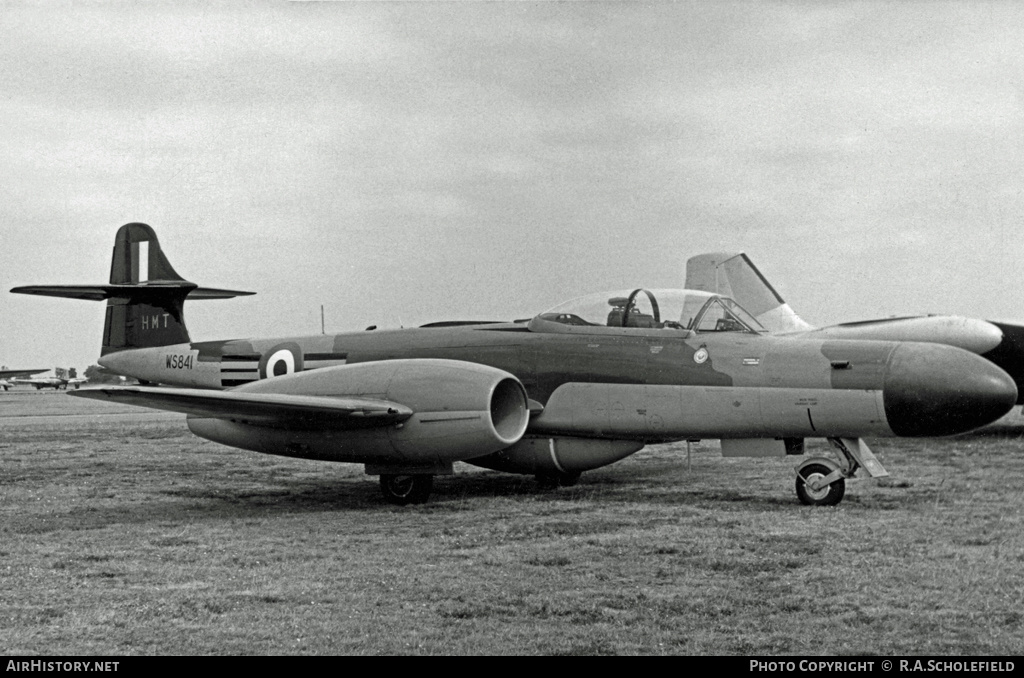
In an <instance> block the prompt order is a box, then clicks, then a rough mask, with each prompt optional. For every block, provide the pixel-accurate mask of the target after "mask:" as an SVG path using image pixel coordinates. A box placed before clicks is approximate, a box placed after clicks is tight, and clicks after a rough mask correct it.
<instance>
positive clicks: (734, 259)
mask: <svg viewBox="0 0 1024 678" xmlns="http://www.w3.org/2000/svg"><path fill="white" fill-rule="evenodd" d="M685 287H686V289H689V290H704V291H705V292H714V293H716V294H721V295H723V296H727V297H732V298H733V299H735V300H736V302H737V303H739V305H740V306H742V307H743V308H745V309H746V310H747V311H749V312H750V313H751V314H752V315H753V316H754V317H755V318H757V320H758V322H760V323H761V324H762V325H764V327H765V328H766V329H768V330H770V331H772V332H795V331H802V330H809V329H812V326H811V325H809V324H807V323H806V322H804V320H803V319H802V318H801V317H800V316H798V315H797V314H796V312H795V311H794V310H793V309H792V308H790V307H789V304H787V303H786V302H785V301H784V300H783V299H782V297H781V296H779V293H778V292H776V291H775V288H773V287H772V286H771V284H769V282H768V281H767V280H766V279H765V277H764V276H763V275H761V272H760V271H759V270H757V267H756V266H754V263H753V262H752V261H751V260H750V258H749V257H747V255H746V254H744V253H743V252H713V253H710V254H699V255H697V256H695V257H692V258H690V259H689V260H688V261H687V262H686V285H685Z"/></svg>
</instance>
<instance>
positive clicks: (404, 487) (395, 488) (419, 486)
mask: <svg viewBox="0 0 1024 678" xmlns="http://www.w3.org/2000/svg"><path fill="white" fill-rule="evenodd" d="M433 489H434V476H430V475H391V474H386V475H381V477H380V492H381V494H383V495H384V498H385V499H387V500H388V502H390V503H392V504H397V505H398V506H407V505H409V504H424V503H426V501H427V499H429V498H430V492H431V490H433Z"/></svg>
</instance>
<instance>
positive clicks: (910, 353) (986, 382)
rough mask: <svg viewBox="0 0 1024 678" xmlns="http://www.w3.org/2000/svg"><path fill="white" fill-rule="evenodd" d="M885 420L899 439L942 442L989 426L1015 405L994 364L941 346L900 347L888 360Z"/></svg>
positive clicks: (1013, 390) (1006, 378) (1009, 383)
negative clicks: (933, 438) (941, 438)
mask: <svg viewBox="0 0 1024 678" xmlns="http://www.w3.org/2000/svg"><path fill="white" fill-rule="evenodd" d="M883 395H884V402H885V416H886V418H887V419H888V421H889V428H891V429H892V432H893V433H895V434H896V435H898V436H947V435H953V434H956V433H963V432H965V431H970V430H971V429H975V428H978V427H979V426H984V425H985V424H990V423H992V422H993V421H995V420H996V419H998V418H999V417H1001V416H1003V415H1004V414H1006V413H1007V412H1009V411H1010V409H1011V408H1012V407H1013V405H1014V403H1016V402H1017V386H1016V385H1015V384H1014V382H1013V379H1012V378H1011V377H1010V375H1008V374H1007V373H1006V372H1004V371H1003V370H1001V369H1000V368H999V367H997V366H996V365H995V364H993V363H991V362H989V361H988V360H985V359H984V358H981V357H979V356H976V355H974V354H973V353H970V352H968V351H965V350H963V349H959V348H954V347H952V346H943V345H940V344H917V343H907V344H900V345H899V346H898V347H897V348H896V350H895V351H893V353H892V355H891V356H890V358H889V364H888V368H887V370H886V377H885V386H884V394H883Z"/></svg>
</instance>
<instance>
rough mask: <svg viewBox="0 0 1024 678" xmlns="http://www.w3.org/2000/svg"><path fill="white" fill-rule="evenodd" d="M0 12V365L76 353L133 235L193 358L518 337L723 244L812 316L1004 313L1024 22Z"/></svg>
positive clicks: (582, 7)
mask: <svg viewBox="0 0 1024 678" xmlns="http://www.w3.org/2000/svg"><path fill="white" fill-rule="evenodd" d="M80 4H81V3H69V4H67V5H64V6H63V7H61V6H59V5H55V4H54V3H42V4H41V5H40V6H38V7H37V6H34V5H28V4H22V3H4V4H3V7H2V11H0V63H2V68H0V88H2V94H3V96H2V97H0V134H2V135H3V142H4V152H3V154H2V155H0V185H2V187H3V193H2V198H3V199H2V201H0V210H2V212H0V214H2V221H0V238H2V240H0V242H2V250H0V251H2V253H3V260H2V265H0V285H2V288H3V290H2V293H0V363H2V364H6V365H8V366H10V367H53V366H54V365H62V366H75V367H78V368H79V369H80V370H81V369H84V368H85V367H86V366H87V365H88V364H90V363H93V362H95V360H96V358H97V357H98V354H99V346H100V337H101V331H102V325H103V314H104V309H103V304H102V303H98V302H85V301H73V300H64V299H47V298H40V297H26V296H21V295H12V294H8V293H7V292H6V290H8V289H10V288H11V287H14V286H16V285H27V284H42V283H52V284H77V283H102V282H106V281H107V279H108V276H109V267H110V256H111V248H112V246H113V238H114V234H115V232H116V231H117V229H118V227H119V226H120V225H122V224H124V223H126V222H130V221H142V222H145V223H148V224H150V225H152V226H153V227H154V228H155V229H156V232H157V234H158V235H159V237H160V242H161V244H162V246H163V249H164V251H165V253H166V254H167V255H168V257H169V259H170V261H171V263H172V264H173V266H174V267H175V268H176V269H177V271H178V272H179V273H181V274H182V275H183V276H185V277H186V278H188V279H190V280H192V281H194V282H197V283H199V284H202V285H207V286H215V287H231V288H235V289H248V290H253V291H256V292H258V295H257V296H255V297H249V298H244V299H236V300H231V301H207V302H194V303H190V304H189V305H188V306H187V307H186V318H187V321H188V325H189V329H190V330H191V333H192V338H193V339H195V340H203V339H227V338H235V337H249V336H282V335H289V334H304V333H317V332H319V330H320V306H321V304H323V305H324V306H325V307H326V319H327V329H328V331H329V332H330V331H335V332H341V331H347V330H361V329H362V328H364V327H365V326H367V325H370V324H377V325H380V326H382V327H387V326H398V325H406V326H409V325H416V324H421V323H424V322H429V321H432V320H443V319H467V318H473V319H511V318H520V317H528V316H531V315H534V314H535V313H538V312H540V311H542V310H545V309H546V308H548V307H551V306H553V305H555V304H557V303H559V302H561V301H563V300H566V299H569V298H572V297H576V296H580V295H582V294H586V293H589V292H594V291H600V290H603V289H616V288H624V287H633V286H644V287H678V286H681V285H682V281H683V275H682V266H683V262H684V261H685V259H686V258H688V257H690V256H692V255H694V254H698V253H701V252H707V251H721V250H743V251H746V252H747V253H748V254H749V255H750V256H751V258H752V259H753V260H754V262H755V263H756V264H757V265H758V266H759V268H760V269H761V271H762V272H763V273H764V274H765V275H766V276H767V277H768V278H769V280H771V282H772V283H773V284H774V285H775V287H776V288H777V289H779V291H780V292H781V293H782V294H783V296H784V297H785V298H786V300H787V301H788V302H789V303H790V304H791V305H792V306H793V307H794V308H795V309H796V310H797V312H799V313H800V314H801V315H802V316H803V317H804V318H805V319H806V320H808V321H809V322H811V323H814V324H829V323H834V322H841V321H845V320H855V319H865V318H871V317H880V316H887V315H893V314H906V313H954V314H960V315H967V316H972V317H982V318H992V319H1024V312H1022V311H1021V297H1022V295H1024V270H1022V269H1024V236H1022V234H1021V230H1020V229H1021V227H1022V225H1024V199H1022V190H1024V95H1022V93H1024V3H1014V2H995V3H982V2H954V3H948V4H942V3H907V2H892V3H832V4H830V3H778V4H771V3H737V4H730V3H726V2H696V3H689V2H673V3H668V2H652V3H637V2H630V3H620V2H581V3H568V2H546V3H529V2H517V3H494V2H488V3H473V2H459V3H451V4H449V3H410V4H407V3H383V2H359V3H299V4H279V3H274V4H269V3H254V4H245V3H238V2H232V3H229V4H224V5H218V4H213V3H209V2H201V3H195V4H189V3H183V2H174V3H167V4H160V3H110V4H103V3H99V4H94V5H92V6H89V7H81V6H80Z"/></svg>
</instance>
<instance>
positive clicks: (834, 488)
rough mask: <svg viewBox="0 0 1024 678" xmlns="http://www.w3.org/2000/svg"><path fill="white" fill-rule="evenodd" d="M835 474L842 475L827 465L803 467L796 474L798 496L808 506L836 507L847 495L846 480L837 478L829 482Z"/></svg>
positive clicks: (819, 464)
mask: <svg viewBox="0 0 1024 678" xmlns="http://www.w3.org/2000/svg"><path fill="white" fill-rule="evenodd" d="M833 474H837V475H838V474H840V471H839V470H838V469H836V468H830V467H829V466H828V465H827V464H824V463H819V462H811V463H809V464H806V465H804V466H801V468H800V470H799V471H798V472H797V474H796V496H797V497H799V498H800V503H801V504H805V505H807V506H835V505H836V504H838V503H839V502H841V501H842V500H843V495H845V494H846V480H845V479H843V478H841V477H840V478H837V479H835V480H831V482H830V481H829V479H830V478H831V477H832V476H833Z"/></svg>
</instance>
